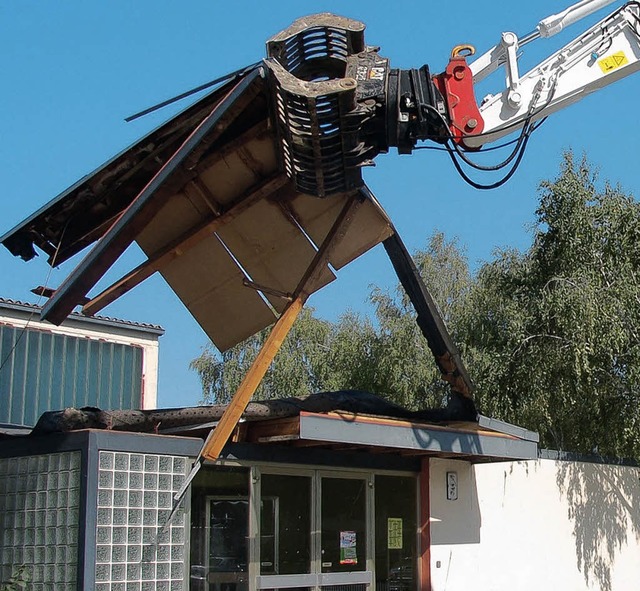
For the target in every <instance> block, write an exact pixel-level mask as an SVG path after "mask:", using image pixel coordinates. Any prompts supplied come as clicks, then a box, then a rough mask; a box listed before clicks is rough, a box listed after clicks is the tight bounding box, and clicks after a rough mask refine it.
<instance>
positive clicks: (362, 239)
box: [290, 193, 393, 269]
mask: <svg viewBox="0 0 640 591" xmlns="http://www.w3.org/2000/svg"><path fill="white" fill-rule="evenodd" d="M365 195H366V196H365V200H364V202H363V203H362V205H361V206H360V207H359V208H358V211H357V212H356V214H355V217H354V219H353V221H352V222H351V225H350V227H349V232H347V234H346V236H345V237H344V238H343V239H342V240H341V242H340V244H338V246H337V247H336V249H335V251H334V252H333V253H332V255H331V257H330V263H331V265H332V266H333V267H334V268H335V269H340V268H342V267H344V266H345V265H346V264H347V263H349V262H351V261H352V260H354V259H356V258H357V257H359V256H360V255H361V254H363V253H365V252H366V251H367V250H369V249H371V248H373V247H374V246H376V244H379V243H380V242H382V241H383V240H384V239H385V238H388V237H389V236H391V235H392V234H393V227H392V225H391V222H390V221H389V219H388V218H387V216H386V215H385V213H384V211H383V210H382V209H381V208H380V206H379V205H378V203H377V202H376V201H375V200H374V199H373V198H372V197H370V196H369V195H368V194H366V193H365ZM346 200H347V196H346V195H341V196H336V197H331V198H328V199H317V198H315V197H310V196H308V195H302V194H298V195H297V196H296V197H295V198H294V199H293V200H292V201H291V204H290V206H291V209H292V210H293V212H294V214H295V216H296V218H297V219H298V220H299V221H300V223H301V224H302V226H303V227H304V228H305V231H306V232H307V234H308V235H309V236H310V237H311V238H312V239H313V241H314V242H315V243H316V244H320V243H321V242H322V240H323V239H324V237H325V236H326V235H327V232H328V231H329V229H330V228H331V226H332V224H333V222H334V220H335V219H336V216H337V215H338V213H339V212H340V211H341V210H342V208H343V207H344V204H345V202H346Z"/></svg>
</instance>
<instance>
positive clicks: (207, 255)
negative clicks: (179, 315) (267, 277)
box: [161, 235, 276, 351]
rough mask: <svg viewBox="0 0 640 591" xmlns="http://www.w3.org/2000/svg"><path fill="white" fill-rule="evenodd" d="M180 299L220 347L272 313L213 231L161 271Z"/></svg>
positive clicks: (244, 335)
mask: <svg viewBox="0 0 640 591" xmlns="http://www.w3.org/2000/svg"><path fill="white" fill-rule="evenodd" d="M161 274H162V276H163V277H164V279H165V280H166V281H167V283H169V285H171V287H172V289H173V290H174V291H175V293H176V295H177V296H178V297H179V298H180V300H181V301H182V303H183V304H184V305H185V306H186V307H187V308H188V309H189V311H190V312H191V314H193V316H194V318H195V319H196V321H197V322H198V324H200V326H201V327H202V329H203V330H204V331H205V333H206V334H207V335H208V336H209V338H210V339H211V340H212V341H213V343H214V344H215V345H216V347H218V349H220V350H221V351H225V350H226V349H228V348H229V347H232V346H233V345H235V344H236V343H238V342H240V341H242V340H244V339H246V338H248V337H250V336H251V335H253V334H255V333H256V332H258V331H260V330H262V329H263V328H265V327H266V326H269V325H270V324H272V323H273V322H274V321H275V320H276V316H275V314H274V313H273V311H272V310H271V308H270V307H269V306H268V304H267V303H265V301H264V300H263V299H262V297H261V296H260V294H258V293H257V292H256V291H255V290H254V289H251V288H249V287H246V286H245V285H244V284H243V279H244V274H243V273H242V271H241V269H240V268H239V267H238V266H237V265H236V263H235V261H234V260H233V258H232V257H231V256H230V255H229V253H228V252H227V251H226V249H225V248H224V247H223V246H222V244H221V243H220V241H219V240H218V239H217V237H216V236H215V235H212V236H211V237H210V238H207V239H206V240H203V241H202V242H200V243H199V244H198V245H197V246H195V247H194V248H193V249H191V250H189V251H188V252H186V253H185V254H183V255H182V256H181V257H179V258H178V259H176V260H175V261H174V262H173V263H171V264H170V265H167V266H166V267H165V268H164V269H163V270H162V271H161Z"/></svg>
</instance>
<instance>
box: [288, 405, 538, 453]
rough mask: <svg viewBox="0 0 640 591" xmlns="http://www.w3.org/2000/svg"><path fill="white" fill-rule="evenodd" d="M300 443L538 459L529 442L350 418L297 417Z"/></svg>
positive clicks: (534, 444) (531, 443) (533, 447)
mask: <svg viewBox="0 0 640 591" xmlns="http://www.w3.org/2000/svg"><path fill="white" fill-rule="evenodd" d="M300 439H311V440H314V441H328V442H335V443H348V444H355V445H370V446H376V447H390V448H398V449H406V450H420V451H424V452H431V453H446V454H452V455H461V456H463V455H464V456H478V457H489V458H511V459H535V458H537V457H538V446H537V444H536V443H534V442H532V441H523V440H519V439H512V438H510V437H502V436H499V435H483V434H481V433H476V432H468V431H460V430H455V431H454V430H444V429H437V428H430V427H428V426H424V425H409V424H407V423H399V424H395V425H394V424H391V423H385V424H384V425H381V424H379V423H376V422H365V421H358V420H354V419H353V417H350V418H345V419H340V418H337V417H330V416H321V415H307V414H301V415H300Z"/></svg>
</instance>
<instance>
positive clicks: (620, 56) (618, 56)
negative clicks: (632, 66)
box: [598, 51, 629, 74]
mask: <svg viewBox="0 0 640 591" xmlns="http://www.w3.org/2000/svg"><path fill="white" fill-rule="evenodd" d="M628 63H629V60H628V59H627V56H626V55H625V54H624V51H618V52H617V53H614V54H613V55H610V56H607V57H605V58H602V59H601V60H598V65H599V66H600V69H601V70H602V71H603V72H604V73H605V74H608V73H609V72H611V71H612V70H615V69H617V68H620V67H621V66H624V65H625V64H628Z"/></svg>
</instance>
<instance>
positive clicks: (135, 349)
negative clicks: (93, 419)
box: [0, 299, 164, 426]
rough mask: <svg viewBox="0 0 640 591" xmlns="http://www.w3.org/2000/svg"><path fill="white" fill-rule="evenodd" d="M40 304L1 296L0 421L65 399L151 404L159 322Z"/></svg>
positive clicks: (16, 420) (34, 414) (25, 421)
mask: <svg viewBox="0 0 640 591" xmlns="http://www.w3.org/2000/svg"><path fill="white" fill-rule="evenodd" d="M39 311H40V309H39V308H38V307H37V306H34V305H31V304H25V303H23V302H16V301H13V300H7V299H0V423H3V424H5V425H24V426H33V425H35V423H36V421H37V420H38V418H39V417H40V415H41V414H42V413H44V412H46V411H49V410H56V409H63V408H67V407H75V408H81V407H85V406H96V407H100V408H105V409H125V408H155V407H156V402H157V388H158V386H157V384H158V338H159V337H160V336H161V335H162V334H163V333H164V331H163V329H162V328H160V327H159V326H154V325H148V324H141V323H134V322H126V321H123V320H114V319H110V318H101V317H87V316H82V315H80V314H72V315H71V316H70V317H69V318H68V319H67V320H66V321H65V322H63V324H62V325H61V326H55V325H53V324H50V323H47V322H40V321H39V319H38V318H39V317H38V314H39Z"/></svg>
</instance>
